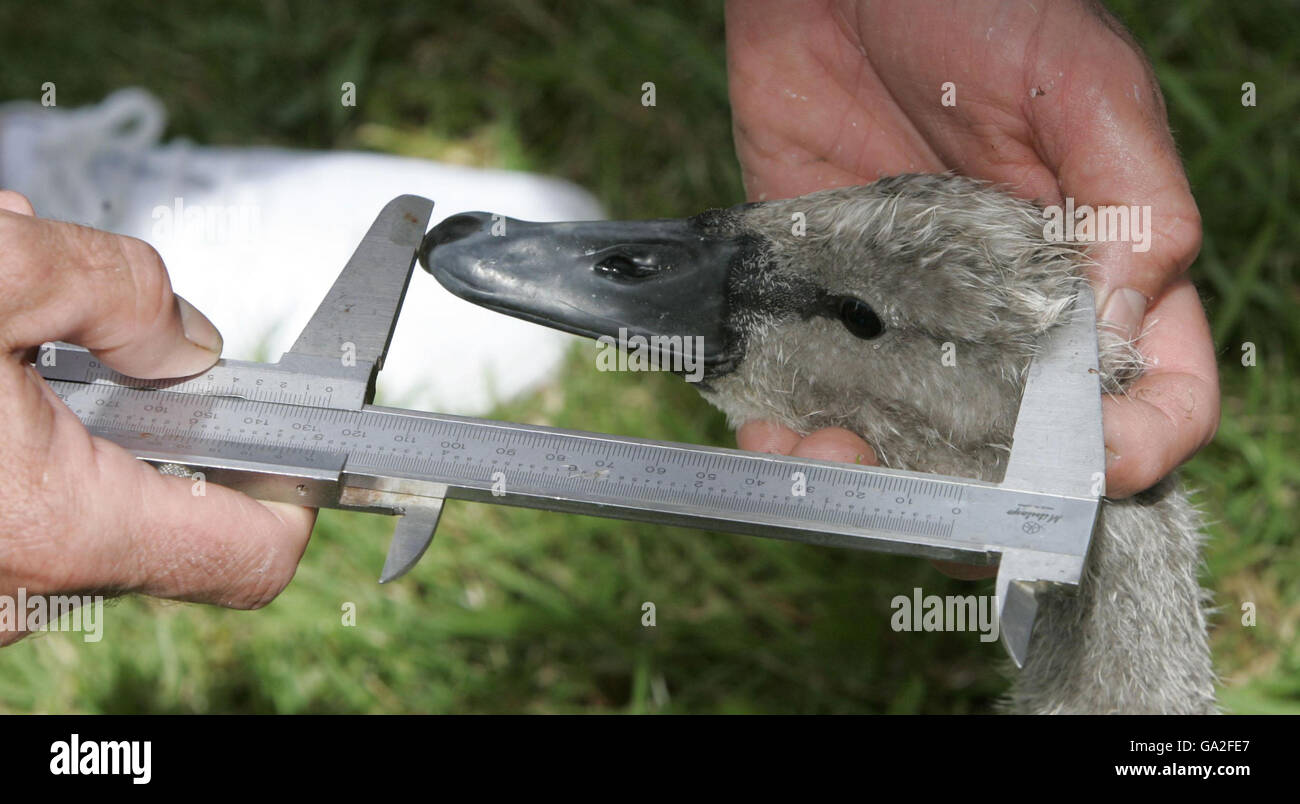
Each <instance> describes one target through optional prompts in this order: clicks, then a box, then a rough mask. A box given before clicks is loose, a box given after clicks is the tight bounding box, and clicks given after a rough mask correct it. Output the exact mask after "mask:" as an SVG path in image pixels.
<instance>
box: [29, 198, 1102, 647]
mask: <svg viewBox="0 0 1300 804" xmlns="http://www.w3.org/2000/svg"><path fill="white" fill-rule="evenodd" d="M432 210H433V202H431V201H429V200H427V199H424V198H420V197H417V196H410V195H405V196H400V197H398V198H396V199H394V200H393V201H391V202H389V203H388V205H387V206H385V207H384V209H383V211H381V212H380V213H379V217H378V218H376V219H375V222H374V224H373V225H372V226H371V227H370V231H369V232H367V233H366V236H365V238H364V239H363V240H362V241H361V244H360V246H358V247H357V250H356V253H354V254H353V255H352V258H351V259H350V260H349V261H348V263H347V265H346V267H344V269H343V271H342V273H340V274H339V277H338V279H337V280H336V281H335V282H334V285H333V287H332V288H331V289H330V291H329V293H328V294H326V296H325V300H324V301H323V302H321V305H320V307H319V308H318V309H317V311H316V313H315V315H313V316H312V318H311V321H310V322H308V324H307V326H306V328H305V329H304V330H303V331H302V334H301V335H299V337H298V340H297V341H296V342H295V343H294V345H293V347H292V348H291V349H290V350H289V351H288V352H287V353H285V354H284V355H283V356H282V357H281V358H280V360H279V362H277V363H251V362H244V361H238V360H221V361H218V362H217V364H216V365H215V366H213V367H212V368H211V369H209V370H208V371H206V372H204V373H202V374H199V375H196V376H193V377H189V378H185V379H178V380H161V381H158V380H152V381H143V380H135V379H131V378H129V377H125V376H123V375H121V374H118V373H116V372H114V371H112V370H110V369H108V368H106V367H104V366H103V365H101V364H100V363H99V361H98V360H96V359H95V358H94V356H93V355H91V354H90V353H89V352H87V351H85V350H84V349H80V348H77V347H75V346H69V345H65V344H52V345H48V346H46V347H44V348H43V350H42V352H41V354H40V355H38V357H37V360H36V366H37V368H38V370H39V371H40V373H41V374H42V376H44V377H45V378H46V380H48V381H49V383H50V386H51V387H52V388H53V389H54V390H55V392H56V393H57V394H58V395H59V397H60V398H61V399H62V400H63V401H64V402H65V403H66V404H67V406H68V407H69V408H70V409H71V410H72V411H73V412H74V413H76V415H77V416H78V417H79V418H80V419H81V421H82V422H83V423H84V424H85V426H86V428H87V429H88V430H89V431H90V432H91V433H93V434H94V435H97V436H100V437H102V438H106V439H108V440H110V441H113V442H115V443H117V444H120V445H121V446H122V447H124V448H126V449H127V450H129V451H130V452H131V453H132V454H134V455H135V456H136V457H138V458H140V459H141V460H145V461H148V462H150V463H151V464H154V465H156V466H158V467H160V469H162V470H163V471H166V472H169V473H172V474H179V475H193V474H196V473H202V475H203V477H204V479H205V481H207V482H213V483H218V484H221V485H224V486H229V487H231V488H234V489H238V490H240V491H243V492H246V493H248V494H250V495H252V496H254V497H257V498H259V499H263V500H278V501H282V502H293V503H299V504H302V505H307V506H315V507H322V508H343V509H349V510H357V511H369V512H374V513H383V514H392V515H397V516H398V517H399V519H398V520H397V526H396V529H395V532H394V534H393V541H392V545H391V547H390V548H389V552H388V557H387V560H386V561H385V562H384V567H383V571H382V574H381V576H380V582H381V583H383V582H387V581H391V580H394V579H396V578H399V577H401V576H402V575H403V574H404V573H406V572H407V571H408V570H410V569H411V567H413V566H414V565H415V563H416V562H417V561H418V560H419V558H420V556H421V555H423V553H424V551H425V549H426V548H427V547H428V546H429V544H430V542H431V541H432V540H433V535H434V531H435V529H436V528H437V525H438V517H439V514H440V513H441V511H442V505H443V501H444V500H446V499H449V498H450V499H462V500H474V501H476V502H487V503H503V504H506V505H517V506H525V507H529V508H541V509H545V510H550V511H566V512H573V513H580V514H592V515H596V516H604V517H610V518H616V519H629V520H635V521H640V522H651V523H657V524H664V525H684V526H688V527H695V528H704V529H709V530H717V531H728V532H733V533H745V534H750V535H754V536H766V537H772V538H779V539H789V540H793V541H800V542H807V543H810V544H819V545H831V546H837V547H855V548H859V549H866V550H877V551H882V552H890V553H901V554H905V555H913V556H922V557H926V558H931V559H942V560H948V561H961V562H966V563H973V564H990V563H995V562H996V563H998V565H999V568H998V575H997V582H996V586H995V589H996V595H997V601H998V613H999V617H1000V618H1001V626H1000V630H1001V637H1002V640H1003V643H1004V645H1005V646H1006V648H1007V650H1008V651H1009V652H1010V654H1011V656H1012V658H1013V659H1014V660H1015V661H1016V663H1017V664H1020V663H1022V662H1023V661H1024V658H1025V655H1026V653H1027V650H1028V645H1029V637H1030V634H1031V631H1032V629H1033V624H1034V618H1035V614H1036V611H1037V604H1036V602H1035V593H1036V592H1037V591H1038V590H1040V589H1041V588H1042V587H1043V585H1044V584H1077V583H1078V582H1079V578H1080V575H1081V573H1082V570H1083V563H1084V560H1085V558H1086V556H1087V553H1088V545H1089V542H1090V541H1091V537H1092V531H1093V526H1094V523H1095V521H1096V517H1097V511H1098V505H1099V500H1100V493H1101V490H1102V487H1101V478H1102V476H1103V475H1102V471H1103V467H1104V453H1103V447H1102V435H1101V397H1100V387H1099V381H1098V375H1097V336H1096V324H1095V321H1094V315H1093V300H1092V294H1091V293H1090V292H1089V291H1087V290H1083V291H1081V293H1080V295H1079V299H1078V302H1077V304H1076V309H1075V314H1074V315H1073V316H1072V319H1071V321H1070V322H1069V323H1067V324H1064V325H1062V326H1060V327H1058V328H1056V329H1055V330H1054V331H1053V332H1052V333H1051V334H1050V336H1049V340H1048V341H1047V342H1046V343H1044V344H1043V345H1042V348H1041V350H1040V352H1039V354H1038V356H1037V357H1035V358H1034V360H1033V362H1032V364H1031V366H1030V369H1029V376H1028V380H1027V382H1026V384H1025V390H1024V395H1023V397H1022V399H1021V403H1020V412H1019V416H1018V419H1017V422H1016V427H1015V433H1014V438H1015V440H1014V443H1013V445H1012V448H1011V457H1010V461H1009V464H1008V469H1007V473H1006V476H1005V478H1004V479H1003V480H1002V482H1001V483H996V484H995V483H984V482H979V481H974V480H968V479H964V478H957V477H944V476H939V475H928V474H921V473H916V472H904V471H898V470H891V469H882V468H877V467H869V466H855V465H848V464H839V463H829V462H825V461H816V460H807V459H801V458H788V457H783V456H777V455H768V454H759V453H752V452H743V451H739V450H733V449H723V448H720V447H702V446H694V445H689V444H672V443H665V442H660V441H649V440H645V439H637V438H629V437H624V436H612V435H603V434H598V433H583V432H575V431H571V430H560V429H555V428H550V427H538V426H532V425H524V424H514V423H511V422H498V421H489V420H485V419H474V418H465V417H460V416H446V415H442V414H437V413H424V412H420V411H412V410H399V409H394V408H385V407H377V406H375V405H371V404H370V402H371V401H372V400H373V398H374V391H375V379H376V376H377V375H378V373H379V371H380V369H381V368H382V367H383V363H384V355H385V354H386V352H387V350H388V344H389V341H390V340H391V339H392V335H393V330H394V327H395V326H396V323H397V316H398V313H399V311H400V310H401V306H402V299H403V297H404V296H405V294H406V287H407V284H408V283H409V282H410V278H411V272H412V268H413V267H414V264H415V258H416V250H417V248H418V247H419V245H420V241H421V238H422V237H423V235H424V232H425V229H426V227H427V225H428V222H429V216H430V214H431V212H432ZM800 492H802V493H800Z"/></svg>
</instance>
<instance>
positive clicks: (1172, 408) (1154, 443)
mask: <svg viewBox="0 0 1300 804" xmlns="http://www.w3.org/2000/svg"><path fill="white" fill-rule="evenodd" d="M1148 319H1149V320H1150V321H1151V322H1152V323H1151V325H1150V329H1149V330H1148V331H1147V332H1146V333H1145V334H1143V336H1142V340H1141V341H1140V343H1139V345H1140V347H1141V349H1142V353H1143V355H1144V356H1146V358H1147V360H1148V361H1149V362H1150V363H1151V364H1152V365H1151V367H1150V368H1149V369H1148V371H1147V373H1146V374H1144V375H1143V376H1142V377H1141V378H1139V379H1138V380H1137V382H1135V383H1134V384H1133V385H1132V386H1130V387H1129V388H1128V390H1127V392H1126V393H1124V394H1123V395H1115V396H1108V397H1104V398H1103V400H1102V424H1103V428H1104V430H1105V439H1106V453H1107V467H1106V494H1107V496H1109V497H1127V496H1129V495H1131V494H1135V493H1137V492H1139V491H1142V490H1143V489H1146V488H1150V487H1151V486H1152V485H1154V484H1155V483H1156V482H1157V481H1159V480H1160V478H1162V477H1164V476H1165V475H1167V474H1169V473H1170V472H1171V471H1173V470H1174V469H1175V468H1177V467H1178V465H1179V464H1181V463H1183V461H1186V460H1187V459H1188V458H1189V457H1191V456H1192V455H1193V454H1194V453H1195V452H1196V451H1197V450H1199V449H1200V448H1201V447H1203V446H1205V445H1206V444H1208V443H1209V442H1210V439H1212V438H1213V437H1214V433H1215V431H1216V430H1217V428H1218V424H1219V381H1218V367H1217V366H1216V365H1215V361H1214V347H1213V345H1212V342H1211V340H1210V328H1209V324H1208V322H1207V321H1206V320H1205V311H1204V309H1203V308H1202V307H1201V302H1200V299H1199V298H1198V297H1197V294H1196V288H1195V287H1194V286H1193V285H1192V283H1191V282H1190V281H1188V280H1186V279H1183V280H1180V281H1179V282H1178V283H1177V284H1175V285H1174V287H1173V288H1171V289H1170V291H1169V292H1168V293H1166V294H1165V296H1164V297H1163V298H1162V299H1161V300H1160V301H1159V302H1158V303H1157V304H1156V306H1155V307H1153V308H1152V310H1151V312H1150V314H1149V316H1148Z"/></svg>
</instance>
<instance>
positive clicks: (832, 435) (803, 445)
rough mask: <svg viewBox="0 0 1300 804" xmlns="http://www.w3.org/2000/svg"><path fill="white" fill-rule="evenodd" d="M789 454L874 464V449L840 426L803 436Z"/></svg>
mask: <svg viewBox="0 0 1300 804" xmlns="http://www.w3.org/2000/svg"><path fill="white" fill-rule="evenodd" d="M790 455H792V456H793V457H796V458H813V459H815V460H819V461H839V462H840V463H856V464H861V465H863V466H875V465H876V464H878V463H879V461H878V460H876V451H875V450H873V449H872V448H871V446H870V445H869V444H867V442H865V441H863V440H862V438H861V437H860V436H858V435H857V434H856V433H853V432H850V431H848V430H845V429H844V428H842V427H828V428H826V429H825V430H818V431H817V432H815V433H809V434H808V435H806V436H804V437H803V438H802V439H801V440H800V441H799V443H798V444H796V445H795V447H794V449H793V450H792V451H791V452H790Z"/></svg>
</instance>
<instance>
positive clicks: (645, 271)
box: [593, 254, 659, 280]
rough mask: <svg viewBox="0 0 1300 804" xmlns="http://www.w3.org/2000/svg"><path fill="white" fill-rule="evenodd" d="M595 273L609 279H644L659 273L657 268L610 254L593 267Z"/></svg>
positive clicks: (620, 255) (619, 255)
mask: <svg viewBox="0 0 1300 804" xmlns="http://www.w3.org/2000/svg"><path fill="white" fill-rule="evenodd" d="M593 269H594V270H595V272H596V273H598V274H600V275H601V276H607V277H609V278H610V279H624V280H626V279H645V278H646V277H648V276H654V275H655V274H657V273H659V266H657V265H650V264H642V263H639V262H636V261H635V260H632V259H630V258H628V257H625V256H623V255H622V254H612V255H610V256H608V257H606V258H605V259H603V260H601V261H600V262H598V263H596V265H595V266H594V267H593Z"/></svg>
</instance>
